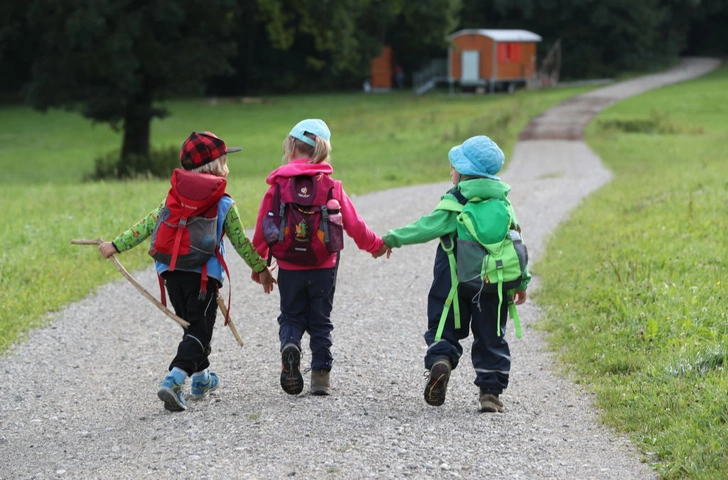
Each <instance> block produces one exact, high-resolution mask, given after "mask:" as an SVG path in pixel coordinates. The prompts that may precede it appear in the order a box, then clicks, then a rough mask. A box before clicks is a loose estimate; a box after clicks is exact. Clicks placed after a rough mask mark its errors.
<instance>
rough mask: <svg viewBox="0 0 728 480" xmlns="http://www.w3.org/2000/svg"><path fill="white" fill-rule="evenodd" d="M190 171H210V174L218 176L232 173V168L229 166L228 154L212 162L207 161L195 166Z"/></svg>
mask: <svg viewBox="0 0 728 480" xmlns="http://www.w3.org/2000/svg"><path fill="white" fill-rule="evenodd" d="M190 171H192V172H197V173H209V174H210V175H215V176H216V177H226V176H227V174H228V173H230V170H229V169H228V166H227V155H223V156H222V157H218V158H216V159H215V160H213V161H212V162H210V163H206V164H204V165H203V166H201V167H197V168H193V169H192V170H190Z"/></svg>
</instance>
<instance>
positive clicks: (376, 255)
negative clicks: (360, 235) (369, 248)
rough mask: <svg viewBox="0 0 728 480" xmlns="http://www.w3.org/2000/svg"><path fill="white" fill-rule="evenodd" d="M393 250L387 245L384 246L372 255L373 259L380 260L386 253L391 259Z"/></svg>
mask: <svg viewBox="0 0 728 480" xmlns="http://www.w3.org/2000/svg"><path fill="white" fill-rule="evenodd" d="M391 252H392V249H391V248H389V247H388V246H387V245H386V244H385V245H382V248H380V249H379V250H377V251H376V252H374V253H372V258H379V257H381V256H382V255H384V254H385V253H386V254H387V258H389V255H391Z"/></svg>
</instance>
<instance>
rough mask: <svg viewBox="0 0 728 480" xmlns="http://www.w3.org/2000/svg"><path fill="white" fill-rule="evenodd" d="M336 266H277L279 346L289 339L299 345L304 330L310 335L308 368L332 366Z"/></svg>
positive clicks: (328, 367) (327, 367) (323, 368)
mask: <svg viewBox="0 0 728 480" xmlns="http://www.w3.org/2000/svg"><path fill="white" fill-rule="evenodd" d="M336 270H337V269H336V268H316V269H311V270H285V269H282V268H279V269H278V290H279V291H280V295H281V314H280V315H279V316H278V325H279V329H278V335H279V337H280V341H281V348H283V346H284V345H286V344H288V343H293V344H294V345H297V346H298V347H299V348H300V347H301V338H303V334H304V333H308V335H309V337H310V339H309V340H310V343H309V346H310V348H311V369H312V370H331V366H332V364H333V363H334V358H333V356H332V355H331V345H332V344H333V340H332V337H331V332H332V330H333V329H334V324H333V323H331V310H332V309H333V307H334V292H335V291H336Z"/></svg>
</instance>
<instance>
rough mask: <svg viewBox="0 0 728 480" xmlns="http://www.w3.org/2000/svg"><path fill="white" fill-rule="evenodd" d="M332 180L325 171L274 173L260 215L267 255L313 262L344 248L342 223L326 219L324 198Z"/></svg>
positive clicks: (299, 262)
mask: <svg viewBox="0 0 728 480" xmlns="http://www.w3.org/2000/svg"><path fill="white" fill-rule="evenodd" d="M336 184H337V182H336V180H334V179H332V178H331V177H330V176H328V175H324V174H321V173H320V174H318V175H315V176H313V177H311V176H308V175H298V176H295V177H278V178H277V179H276V184H275V191H274V193H273V198H272V201H271V207H270V210H269V211H268V212H266V215H265V217H264V218H263V237H264V238H265V241H266V243H267V244H268V247H269V248H270V255H271V256H273V257H275V258H277V259H280V260H284V261H286V262H289V263H293V264H296V265H306V266H316V265H320V264H322V263H323V262H325V261H326V260H327V259H328V258H329V257H330V256H331V254H332V253H336V252H338V251H340V250H342V249H343V248H344V243H343V227H342V226H341V225H340V224H336V223H333V222H331V221H329V212H328V209H327V208H326V202H327V201H328V200H331V199H333V198H334V188H335V187H336Z"/></svg>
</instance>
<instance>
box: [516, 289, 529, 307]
mask: <svg viewBox="0 0 728 480" xmlns="http://www.w3.org/2000/svg"><path fill="white" fill-rule="evenodd" d="M526 296H527V295H526V291H525V290H516V292H515V293H514V294H513V303H515V304H516V305H521V304H523V303H525V301H526Z"/></svg>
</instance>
